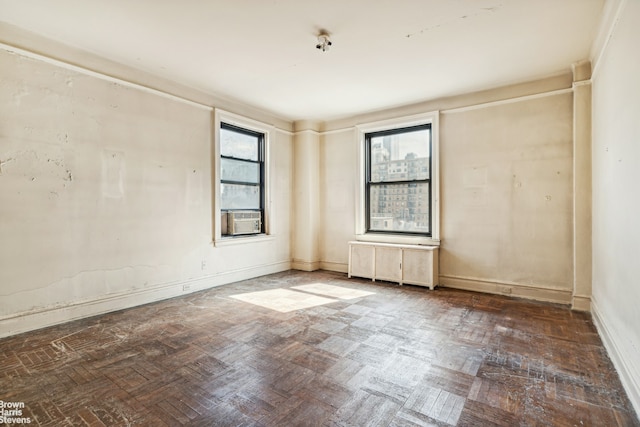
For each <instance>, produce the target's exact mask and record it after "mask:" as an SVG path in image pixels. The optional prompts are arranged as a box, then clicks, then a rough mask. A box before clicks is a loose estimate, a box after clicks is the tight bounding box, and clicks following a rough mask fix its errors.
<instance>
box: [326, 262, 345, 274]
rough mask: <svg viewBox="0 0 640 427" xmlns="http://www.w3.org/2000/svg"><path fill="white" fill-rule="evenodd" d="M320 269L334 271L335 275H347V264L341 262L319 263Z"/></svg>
mask: <svg viewBox="0 0 640 427" xmlns="http://www.w3.org/2000/svg"><path fill="white" fill-rule="evenodd" d="M320 269H322V270H327V271H335V272H337V273H348V272H349V264H345V263H341V262H329V261H321V262H320Z"/></svg>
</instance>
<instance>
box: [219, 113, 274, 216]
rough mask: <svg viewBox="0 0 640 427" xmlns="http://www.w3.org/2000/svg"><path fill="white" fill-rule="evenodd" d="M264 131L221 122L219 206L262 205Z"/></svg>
mask: <svg viewBox="0 0 640 427" xmlns="http://www.w3.org/2000/svg"><path fill="white" fill-rule="evenodd" d="M263 145H264V135H263V134H261V133H258V132H253V131H250V130H247V129H243V128H239V127H236V126H232V125H229V124H227V123H221V125H220V209H221V211H222V212H223V213H224V212H228V211H231V210H254V211H259V212H262V211H263V208H264V155H263Z"/></svg>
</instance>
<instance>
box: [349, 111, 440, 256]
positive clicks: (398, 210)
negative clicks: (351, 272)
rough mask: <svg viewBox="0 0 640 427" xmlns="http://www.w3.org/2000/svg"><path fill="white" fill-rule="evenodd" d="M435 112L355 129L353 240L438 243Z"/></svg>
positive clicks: (436, 119)
mask: <svg viewBox="0 0 640 427" xmlns="http://www.w3.org/2000/svg"><path fill="white" fill-rule="evenodd" d="M437 125H438V113H437V112H434V113H427V114H421V115H416V116H411V117H405V118H399V119H392V120H387V121H383V122H376V123H371V124H367V125H361V126H358V129H359V131H360V136H361V145H360V147H361V149H360V159H361V168H360V177H361V181H360V187H359V189H358V197H357V200H356V214H357V221H356V238H357V239H358V240H367V241H375V242H388V243H414V244H436V245H437V244H439V242H440V240H439V224H438V222H439V215H438V210H439V209H438V195H439V191H438V156H437V154H438V132H437Z"/></svg>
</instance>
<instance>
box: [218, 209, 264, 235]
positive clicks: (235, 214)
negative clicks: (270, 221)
mask: <svg viewBox="0 0 640 427" xmlns="http://www.w3.org/2000/svg"><path fill="white" fill-rule="evenodd" d="M226 225H227V227H226V228H227V230H226V231H227V232H226V234H227V235H232V236H237V235H239V234H257V233H260V232H261V231H262V212H259V211H230V212H227V224H226ZM223 228H224V227H223Z"/></svg>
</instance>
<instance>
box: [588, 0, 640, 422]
mask: <svg viewBox="0 0 640 427" xmlns="http://www.w3.org/2000/svg"><path fill="white" fill-rule="evenodd" d="M610 3H613V4H614V5H615V6H616V7H617V6H619V7H620V8H619V9H617V10H614V12H613V13H616V12H617V14H616V15H615V19H613V21H614V22H616V24H615V26H614V27H613V31H612V32H611V33H608V34H606V37H604V40H606V41H607V43H606V44H605V45H604V49H602V50H600V51H597V52H595V57H596V58H597V59H598V61H597V62H596V63H595V66H594V75H593V151H592V154H593V156H592V161H593V296H592V301H593V314H594V320H596V324H597V325H598V329H599V332H600V334H601V336H602V337H603V341H604V342H605V345H606V346H607V349H608V350H609V354H610V356H611V358H612V359H613V361H614V363H615V365H616V368H617V369H618V372H619V373H620V377H621V379H622V382H623V384H624V385H625V388H626V390H627V393H628V394H629V397H630V398H631V400H632V402H633V403H634V406H635V408H636V411H637V412H638V413H640V356H639V355H640V310H639V309H638V307H639V306H640V262H639V260H640V224H639V222H638V218H640V214H639V213H640V189H639V187H638V184H639V183H640V80H639V79H638V76H640V57H638V41H639V40H640V2H638V1H635V0H628V1H617V2H610Z"/></svg>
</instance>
